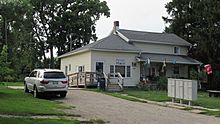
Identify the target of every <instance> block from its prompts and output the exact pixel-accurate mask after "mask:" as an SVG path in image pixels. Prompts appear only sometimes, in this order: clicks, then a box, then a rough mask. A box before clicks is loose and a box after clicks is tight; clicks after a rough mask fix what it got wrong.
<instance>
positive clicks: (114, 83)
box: [68, 72, 124, 91]
mask: <svg viewBox="0 0 220 124" xmlns="http://www.w3.org/2000/svg"><path fill="white" fill-rule="evenodd" d="M112 75H115V76H114V77H112ZM68 81H69V86H70V87H84V88H87V87H88V86H95V87H98V88H102V89H103V90H107V91H122V90H123V86H124V78H123V77H122V75H121V74H120V73H109V74H106V73H104V72H102V73H100V72H78V73H73V74H69V75H68Z"/></svg>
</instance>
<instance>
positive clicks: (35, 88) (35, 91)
mask: <svg viewBox="0 0 220 124" xmlns="http://www.w3.org/2000/svg"><path fill="white" fill-rule="evenodd" d="M33 95H34V97H35V98H40V97H41V95H40V93H39V92H38V90H37V87H34V94H33Z"/></svg>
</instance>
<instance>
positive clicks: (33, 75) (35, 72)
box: [29, 71, 37, 77]
mask: <svg viewBox="0 0 220 124" xmlns="http://www.w3.org/2000/svg"><path fill="white" fill-rule="evenodd" d="M29 76H30V77H37V71H33V72H31V74H30V75H29Z"/></svg>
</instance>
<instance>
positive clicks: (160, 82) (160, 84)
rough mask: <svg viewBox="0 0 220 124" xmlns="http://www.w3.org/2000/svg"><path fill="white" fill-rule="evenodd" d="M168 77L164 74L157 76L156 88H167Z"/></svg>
mask: <svg viewBox="0 0 220 124" xmlns="http://www.w3.org/2000/svg"><path fill="white" fill-rule="evenodd" d="M167 83H168V79H167V77H165V76H161V77H159V80H158V89H159V90H167Z"/></svg>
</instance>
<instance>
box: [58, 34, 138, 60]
mask: <svg viewBox="0 0 220 124" xmlns="http://www.w3.org/2000/svg"><path fill="white" fill-rule="evenodd" d="M83 50H114V51H130V52H139V51H140V50H139V49H138V48H137V47H135V46H134V45H131V44H129V43H128V42H126V41H124V40H123V39H122V38H121V37H119V36H118V35H115V34H111V35H109V36H108V37H106V38H103V39H101V40H98V41H96V42H94V43H91V44H88V45H86V46H84V47H81V48H78V49H76V50H73V51H71V52H68V53H65V54H63V55H61V56H59V58H62V57H66V56H69V55H72V54H74V53H76V52H80V51H83Z"/></svg>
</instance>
